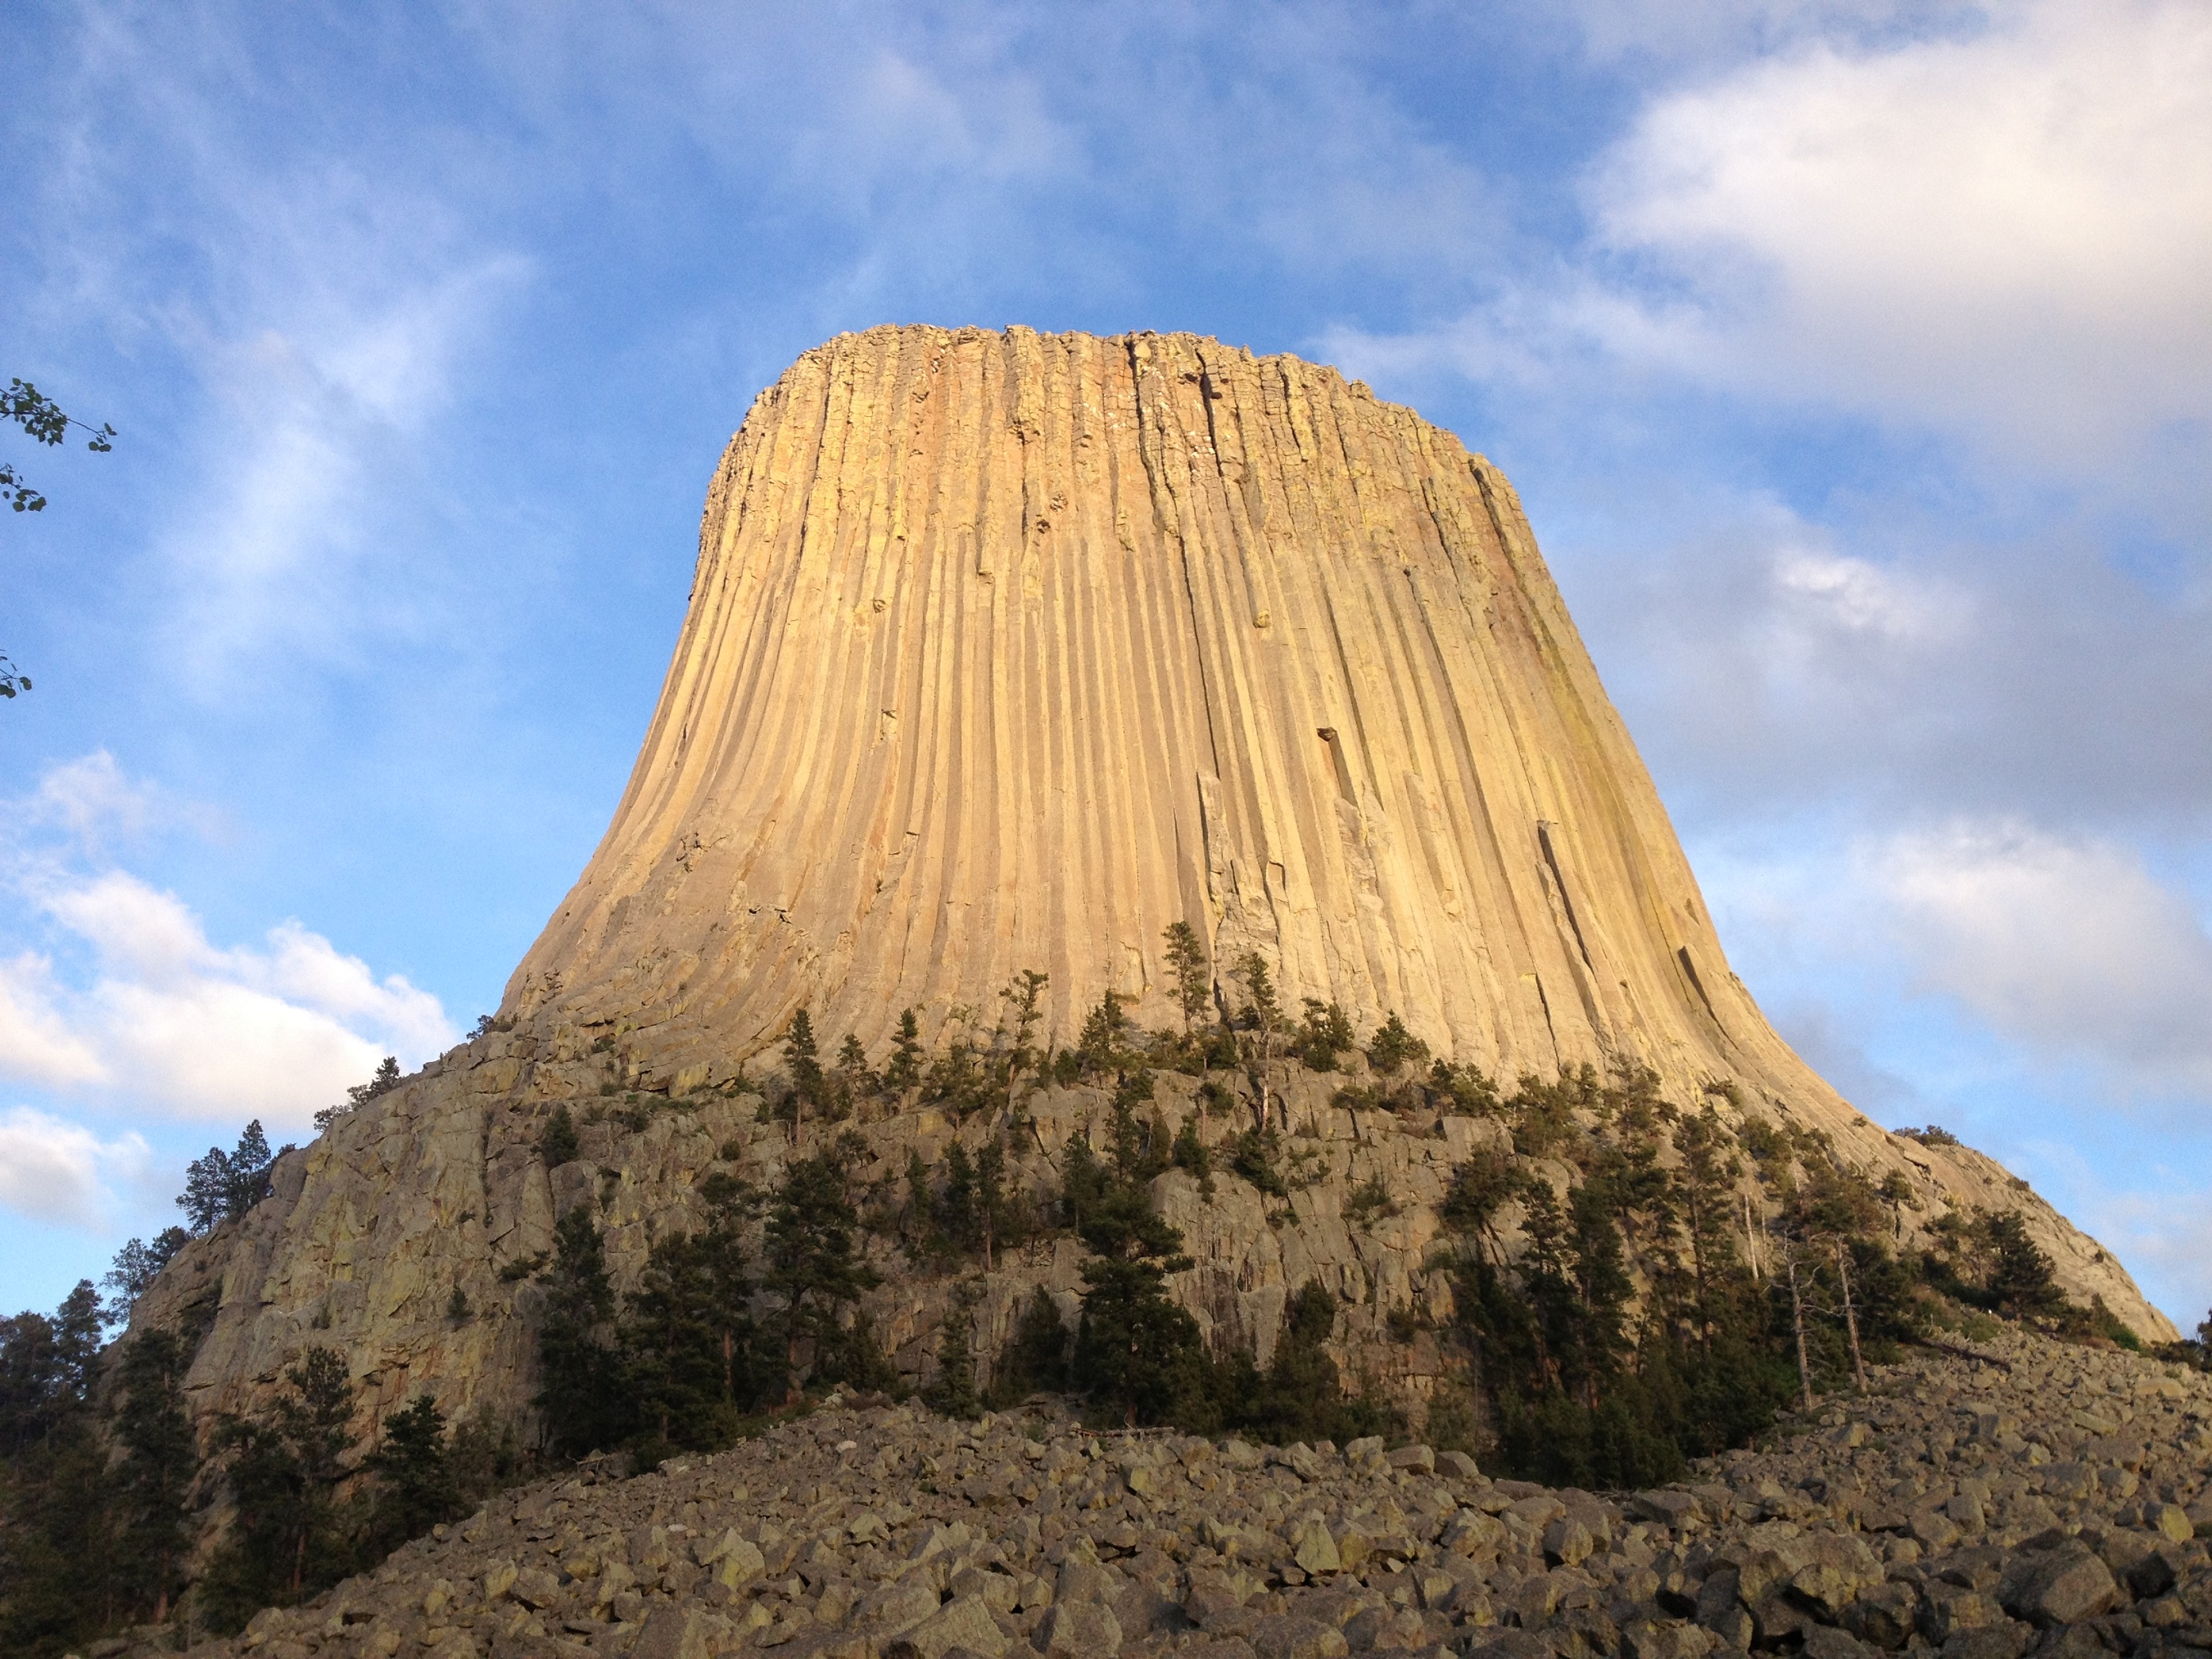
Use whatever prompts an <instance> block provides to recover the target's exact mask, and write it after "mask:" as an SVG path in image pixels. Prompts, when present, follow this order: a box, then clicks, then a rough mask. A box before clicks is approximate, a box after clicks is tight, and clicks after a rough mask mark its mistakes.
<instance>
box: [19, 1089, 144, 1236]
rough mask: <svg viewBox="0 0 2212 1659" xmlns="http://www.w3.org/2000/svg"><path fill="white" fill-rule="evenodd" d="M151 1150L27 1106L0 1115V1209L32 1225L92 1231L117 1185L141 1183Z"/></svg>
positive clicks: (131, 1138)
mask: <svg viewBox="0 0 2212 1659" xmlns="http://www.w3.org/2000/svg"><path fill="white" fill-rule="evenodd" d="M151 1157H152V1152H151V1149H150V1148H149V1146H147V1144H146V1142H145V1141H144V1139H142V1138H141V1137H140V1136H138V1135H137V1134H135V1133H126V1134H125V1135H123V1136H121V1137H120V1138H118V1139H115V1140H105V1141H104V1140H102V1139H100V1138H99V1136H97V1135H95V1134H94V1133H92V1131H91V1130H89V1129H87V1128H85V1127H83V1126H82V1125H81V1124H76V1123H70V1122H67V1121H64V1120H62V1119H60V1118H56V1117H49V1116H47V1115H46V1114H45V1113H43V1112H38V1111H33V1110H32V1109H30V1108H29V1107H27V1106H15V1107H10V1108H9V1109H6V1110H4V1111H0V1209H5V1210H10V1211H13V1212H15V1214H17V1215H21V1216H26V1217H28V1218H30V1219H32V1220H33V1221H45V1222H52V1223H58V1224H60V1225H65V1226H74V1227H85V1228H96V1227H99V1226H101V1225H104V1224H105V1223H106V1220H107V1218H108V1215H109V1212H110V1211H111V1210H112V1208H113V1207H114V1204H115V1200H114V1197H113V1194H112V1187H113V1186H114V1185H116V1184H118V1183H122V1184H126V1185H129V1184H143V1182H145V1180H146V1179H147V1177H148V1173H149V1164H150V1161H151Z"/></svg>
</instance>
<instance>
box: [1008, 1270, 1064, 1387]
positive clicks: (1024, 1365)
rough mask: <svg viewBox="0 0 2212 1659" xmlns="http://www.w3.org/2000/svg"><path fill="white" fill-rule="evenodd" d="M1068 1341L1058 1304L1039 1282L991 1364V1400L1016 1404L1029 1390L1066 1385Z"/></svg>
mask: <svg viewBox="0 0 2212 1659" xmlns="http://www.w3.org/2000/svg"><path fill="white" fill-rule="evenodd" d="M1067 1343H1068V1332H1067V1325H1066V1321H1064V1320H1062V1319H1061V1318H1060V1307H1059V1304H1057V1303H1055V1302H1054V1300H1053V1299H1052V1295H1051V1292H1049V1291H1047V1290H1046V1289H1045V1288H1044V1286H1043V1285H1038V1286H1037V1287H1036V1290H1034V1291H1031V1292H1030V1299H1029V1304H1028V1305H1027V1306H1026V1307H1024V1309H1023V1310H1022V1311H1021V1316H1020V1317H1019V1318H1018V1319H1017V1320H1015V1322H1014V1328H1013V1330H1012V1333H1010V1334H1008V1336H1007V1338H1006V1346H1004V1347H1003V1348H1001V1349H1000V1351H999V1361H998V1364H995V1365H994V1366H993V1367H992V1368H991V1389H990V1396H989V1397H990V1401H991V1404H992V1405H993V1406H994V1407H1007V1406H1018V1405H1019V1404H1021V1402H1022V1401H1024V1400H1026V1399H1028V1398H1029V1397H1030V1395H1032V1394H1036V1393H1038V1392H1040V1391H1042V1392H1046V1393H1054V1394H1056V1393H1058V1392H1060V1390H1061V1389H1065V1388H1066V1386H1067Z"/></svg>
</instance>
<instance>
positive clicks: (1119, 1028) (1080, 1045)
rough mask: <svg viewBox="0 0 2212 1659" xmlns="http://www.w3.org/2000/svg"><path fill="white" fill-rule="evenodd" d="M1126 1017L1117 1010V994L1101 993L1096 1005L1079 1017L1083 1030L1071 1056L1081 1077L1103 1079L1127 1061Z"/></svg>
mask: <svg viewBox="0 0 2212 1659" xmlns="http://www.w3.org/2000/svg"><path fill="white" fill-rule="evenodd" d="M1128 1036H1129V1016H1128V1013H1127V1011H1126V1010H1124V1009H1123V1008H1122V1006H1121V996H1120V995H1119V994H1117V993H1115V992H1114V991H1111V990H1107V991H1101V992H1100V993H1099V994H1098V1004H1097V1006H1096V1007H1094V1008H1093V1009H1091V1012H1089V1013H1087V1014H1085V1016H1084V1017H1083V1030H1082V1032H1081V1034H1080V1035H1079V1036H1078V1037H1077V1039H1076V1043H1075V1053H1076V1059H1077V1063H1078V1066H1079V1071H1080V1073H1081V1075H1083V1076H1085V1077H1089V1078H1097V1077H1103V1076H1104V1075H1105V1074H1106V1073H1109V1072H1112V1071H1117V1070H1119V1069H1120V1068H1121V1067H1122V1066H1126V1065H1127V1063H1128V1060H1129V1049H1128Z"/></svg>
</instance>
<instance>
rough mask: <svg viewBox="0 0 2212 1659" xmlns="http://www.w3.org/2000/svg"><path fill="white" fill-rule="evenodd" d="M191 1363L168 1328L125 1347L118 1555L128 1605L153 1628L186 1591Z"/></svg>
mask: <svg viewBox="0 0 2212 1659" xmlns="http://www.w3.org/2000/svg"><path fill="white" fill-rule="evenodd" d="M189 1364H191V1357H190V1356H189V1355H188V1354H186V1353H185V1350H184V1345H183V1344H182V1343H181V1342H179V1340H177V1334H176V1333H175V1332H174V1331H171V1330H152V1331H145V1332H143V1333H141V1334H138V1335H137V1336H135V1337H132V1338H131V1340H129V1341H128V1342H126V1343H125V1345H124V1347H123V1356H122V1363H121V1366H120V1370H119V1374H118V1384H117V1390H116V1401H115V1425H114V1426H115V1439H116V1443H117V1444H118V1445H119V1446H120V1447H121V1448H122V1449H123V1461H122V1462H121V1463H120V1464H119V1465H118V1468H117V1470H116V1481H115V1486H116V1503H117V1510H118V1513H117V1516H116V1520H117V1522H118V1533H119V1543H120V1546H121V1548H120V1557H121V1560H122V1564H123V1566H124V1570H125V1572H126V1573H127V1574H128V1575H129V1577H130V1585H129V1593H130V1601H131V1605H132V1606H133V1607H134V1608H135V1609H136V1610H137V1611H138V1612H140V1613H143V1616H145V1617H146V1618H149V1619H150V1620H153V1621H154V1622H155V1623H156V1624H158V1623H160V1622H161V1620H165V1619H167V1617H168V1616H169V1606H170V1603H171V1601H173V1598H174V1597H175V1596H176V1595H178V1594H179V1592H180V1591H182V1590H183V1589H184V1587H185V1574H184V1564H185V1556H186V1554H187V1553H188V1551H189V1550H190V1548H191V1527H190V1525H189V1524H188V1522H187V1520H186V1516H185V1495H186V1493H187V1492H189V1491H190V1490H191V1484H192V1477H193V1476H194V1475H195V1474H197V1472H198V1468H199V1456H198V1454H197V1450H196V1449H195V1448H194V1445H193V1443H192V1425H191V1419H190V1418H189V1417H188V1416H186V1415H185V1389H184V1383H185V1370H186V1368H187V1366H188V1365H189Z"/></svg>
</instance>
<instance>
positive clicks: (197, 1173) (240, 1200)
mask: <svg viewBox="0 0 2212 1659" xmlns="http://www.w3.org/2000/svg"><path fill="white" fill-rule="evenodd" d="M274 1161H275V1160H274V1158H273V1155H272V1154H271V1153H270V1150H269V1137H268V1136H267V1135H266V1134H264V1133H262V1128H261V1120H260V1119H258V1118H256V1119H255V1120H254V1121H252V1122H251V1123H249V1124H247V1125H246V1132H245V1133H243V1134H241V1135H240V1136H239V1138H238V1146H237V1147H236V1149H235V1150H234V1151H232V1152H224V1151H223V1150H222V1148H221V1147H220V1146H210V1147H209V1148H208V1149H207V1156H206V1157H204V1158H195V1159H193V1160H192V1161H191V1163H190V1164H186V1165H185V1190H184V1191H183V1192H182V1193H181V1194H179V1195H178V1198H177V1204H178V1207H179V1208H180V1209H182V1210H183V1211H184V1212H185V1220H186V1223H187V1225H189V1226H190V1227H191V1231H192V1232H193V1233H194V1234H195V1235H197V1234H200V1233H205V1232H209V1231H212V1230H213V1229H214V1228H215V1227H216V1225H219V1224H220V1223H222V1222H225V1221H228V1220H232V1219H234V1218H236V1217H239V1216H241V1215H244V1214H245V1213H246V1212H247V1211H248V1210H250V1209H252V1207H253V1206H255V1205H256V1204H258V1203H259V1202H260V1201H261V1199H262V1195H263V1194H265V1193H266V1192H267V1191H268V1190H269V1166H270V1164H271V1163H272V1162H274Z"/></svg>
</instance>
